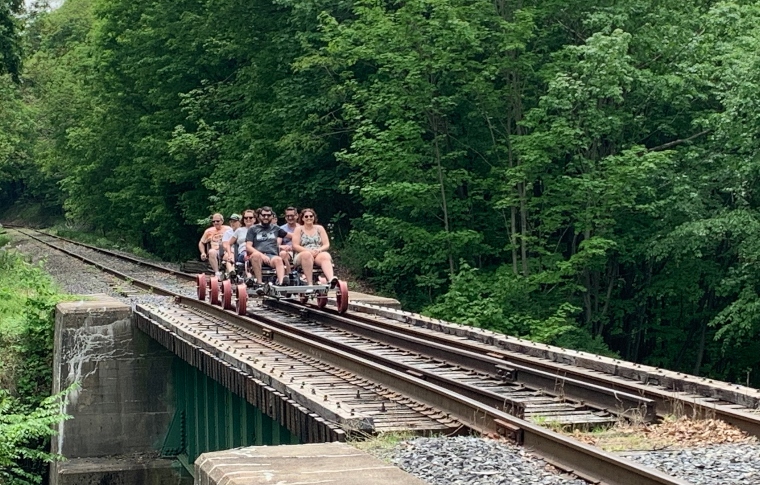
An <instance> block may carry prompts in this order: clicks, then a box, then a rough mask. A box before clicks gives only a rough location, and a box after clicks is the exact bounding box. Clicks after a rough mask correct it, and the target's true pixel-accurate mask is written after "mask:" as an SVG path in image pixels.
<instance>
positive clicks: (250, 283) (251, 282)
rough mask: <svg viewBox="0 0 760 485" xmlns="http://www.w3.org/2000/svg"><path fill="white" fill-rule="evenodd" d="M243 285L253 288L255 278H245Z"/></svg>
mask: <svg viewBox="0 0 760 485" xmlns="http://www.w3.org/2000/svg"><path fill="white" fill-rule="evenodd" d="M245 286H247V287H248V288H253V287H254V286H256V278H246V279H245Z"/></svg>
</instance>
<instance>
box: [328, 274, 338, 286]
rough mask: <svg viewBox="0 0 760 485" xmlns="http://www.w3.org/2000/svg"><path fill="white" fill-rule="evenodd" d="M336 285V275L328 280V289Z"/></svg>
mask: <svg viewBox="0 0 760 485" xmlns="http://www.w3.org/2000/svg"><path fill="white" fill-rule="evenodd" d="M336 286H338V277H337V276H333V277H332V279H331V280H330V289H333V288H335V287H336Z"/></svg>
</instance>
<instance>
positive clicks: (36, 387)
mask: <svg viewBox="0 0 760 485" xmlns="http://www.w3.org/2000/svg"><path fill="white" fill-rule="evenodd" d="M61 299H62V295H60V294H58V293H57V292H56V291H55V288H54V287H53V286H52V284H51V282H50V279H49V277H47V276H46V275H45V273H44V272H43V271H42V270H41V268H39V267H37V266H33V265H30V264H29V263H27V262H25V261H24V260H23V259H22V258H21V257H20V256H19V255H17V254H15V253H12V252H8V251H6V250H4V249H3V250H0V350H1V352H0V482H2V483H4V484H5V483H8V484H18V485H22V484H33V483H34V484H36V483H41V480H42V474H41V472H42V467H43V466H44V464H45V463H47V462H49V461H51V460H55V459H60V457H58V456H54V455H51V454H49V453H47V452H45V451H44V450H45V449H46V443H47V441H46V439H47V438H49V437H50V436H51V435H53V434H54V429H55V428H53V425H54V424H57V423H59V422H60V421H61V420H62V419H66V418H67V417H66V416H65V415H63V414H62V413H61V402H62V400H63V399H64V397H65V395H66V394H67V393H68V390H67V391H64V392H62V393H61V394H58V395H56V396H49V394H50V389H52V377H53V371H52V367H53V362H52V355H53V332H54V309H55V305H56V303H58V302H59V301H61Z"/></svg>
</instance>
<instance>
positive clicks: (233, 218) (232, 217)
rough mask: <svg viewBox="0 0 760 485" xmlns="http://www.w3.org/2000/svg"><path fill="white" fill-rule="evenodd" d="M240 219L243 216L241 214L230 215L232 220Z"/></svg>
mask: <svg viewBox="0 0 760 485" xmlns="http://www.w3.org/2000/svg"><path fill="white" fill-rule="evenodd" d="M240 219H242V217H240V214H232V215H231V216H230V220H231V221H239V220H240Z"/></svg>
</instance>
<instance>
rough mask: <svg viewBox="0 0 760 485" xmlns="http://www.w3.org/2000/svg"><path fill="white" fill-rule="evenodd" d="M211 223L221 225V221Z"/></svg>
mask: <svg viewBox="0 0 760 485" xmlns="http://www.w3.org/2000/svg"><path fill="white" fill-rule="evenodd" d="M211 222H213V223H214V224H221V223H222V221H216V220H215V221H211Z"/></svg>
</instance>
